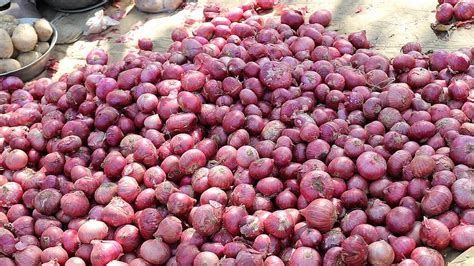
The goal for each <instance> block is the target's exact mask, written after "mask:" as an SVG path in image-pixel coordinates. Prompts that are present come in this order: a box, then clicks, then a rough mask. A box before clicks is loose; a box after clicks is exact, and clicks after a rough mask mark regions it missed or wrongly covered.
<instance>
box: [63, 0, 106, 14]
mask: <svg viewBox="0 0 474 266" xmlns="http://www.w3.org/2000/svg"><path fill="white" fill-rule="evenodd" d="M107 2H109V1H108V0H103V1H101V2H99V3H97V4H94V5H91V6H88V7H84V8H80V9H59V8H55V10H57V11H59V12H64V13H82V12H86V11H89V10H92V9H94V8H97V7H100V6H103V5H105V4H107Z"/></svg>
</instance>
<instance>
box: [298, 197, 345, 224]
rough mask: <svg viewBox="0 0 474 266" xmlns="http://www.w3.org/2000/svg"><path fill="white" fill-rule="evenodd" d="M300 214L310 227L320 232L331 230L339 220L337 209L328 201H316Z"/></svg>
mask: <svg viewBox="0 0 474 266" xmlns="http://www.w3.org/2000/svg"><path fill="white" fill-rule="evenodd" d="M300 212H301V215H303V216H304V217H305V218H306V222H307V223H308V225H309V226H311V227H314V228H315V229H317V230H319V231H320V232H327V231H329V230H331V229H332V227H333V226H334V223H335V222H336V219H337V213H336V209H335V207H334V205H333V204H332V202H331V201H329V200H327V199H316V200H314V201H312V202H311V203H310V204H309V205H308V206H307V207H306V208H305V209H303V210H301V211H300Z"/></svg>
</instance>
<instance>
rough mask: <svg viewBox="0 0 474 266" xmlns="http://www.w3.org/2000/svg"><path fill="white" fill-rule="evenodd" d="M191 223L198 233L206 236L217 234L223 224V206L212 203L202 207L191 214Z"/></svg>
mask: <svg viewBox="0 0 474 266" xmlns="http://www.w3.org/2000/svg"><path fill="white" fill-rule="evenodd" d="M190 221H191V224H192V225H193V227H194V228H195V229H196V231H197V232H198V233H199V234H201V235H204V236H208V235H212V234H214V233H216V232H217V231H218V230H219V229H220V226H221V223H222V205H221V204H219V203H217V202H215V201H211V202H210V203H209V204H205V205H201V206H199V207H197V208H196V209H193V210H192V211H191V213H190Z"/></svg>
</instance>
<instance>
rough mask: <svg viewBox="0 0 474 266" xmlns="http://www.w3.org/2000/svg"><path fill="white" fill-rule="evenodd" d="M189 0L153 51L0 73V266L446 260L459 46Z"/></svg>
mask: <svg viewBox="0 0 474 266" xmlns="http://www.w3.org/2000/svg"><path fill="white" fill-rule="evenodd" d="M272 6H273V1H272V0H257V1H256V4H246V5H243V6H241V7H239V8H235V9H231V10H221V9H220V8H219V7H218V6H207V7H206V8H205V9H204V22H203V23H200V24H198V25H196V27H195V29H194V30H193V32H192V34H191V32H189V31H188V30H187V29H185V28H178V29H175V30H174V31H173V33H172V39H173V43H172V44H171V45H170V47H169V49H168V51H167V52H164V53H160V52H155V51H153V42H152V41H151V40H149V39H142V40H140V42H139V43H138V45H139V47H140V48H141V50H140V52H139V53H136V54H129V55H127V56H126V57H125V58H124V59H123V61H121V62H118V63H115V64H109V65H107V61H108V58H107V54H106V53H105V52H104V51H103V50H100V49H95V50H93V51H91V52H90V53H89V54H88V56H87V63H88V64H87V65H86V66H84V67H83V68H81V69H79V70H77V71H74V72H72V73H69V74H65V75H63V76H62V77H61V78H60V79H59V80H58V81H53V80H50V79H47V78H41V79H39V80H37V81H35V82H32V83H29V84H26V85H25V84H23V82H22V81H21V80H20V79H18V78H16V77H7V78H5V79H3V80H2V81H1V82H0V84H1V85H0V151H1V156H0V165H1V167H2V168H3V171H2V174H1V175H0V191H1V193H0V265H3V266H5V265H6V266H10V265H15V264H16V265H28V266H30V265H66V266H79V265H86V264H92V265H114V266H115V265H134V266H136V265H160V264H162V265H217V264H219V263H220V264H221V265H327V266H330V265H366V264H368V263H370V264H373V265H392V264H394V263H395V264H398V265H420V266H425V265H426V266H428V265H429V266H437V265H444V259H443V256H442V255H441V253H440V252H441V251H442V250H444V249H446V248H448V247H451V248H453V249H455V250H458V251H463V250H466V249H468V248H469V247H471V246H474V169H473V168H474V123H473V121H474V66H473V65H471V64H472V62H473V54H474V49H471V48H467V49H460V50H458V51H453V52H448V51H442V50H439V51H434V52H433V53H432V54H429V55H427V54H423V53H422V47H421V45H420V44H419V43H416V42H412V43H408V44H406V45H405V46H403V47H402V52H403V53H402V54H400V55H397V56H395V57H394V58H393V59H389V58H387V57H385V56H383V55H382V54H379V53H377V52H376V51H374V50H371V49H370V48H371V46H372V44H371V43H370V42H369V41H368V39H367V37H366V34H365V31H361V32H355V33H351V34H349V35H348V36H344V35H341V34H340V33H337V32H335V31H332V30H328V29H326V28H325V27H327V26H328V25H329V24H330V22H331V13H330V12H329V11H326V10H319V11H316V12H314V13H313V14H311V16H309V20H308V18H306V19H305V17H304V15H303V13H302V12H300V11H298V10H292V9H285V10H283V11H282V14H281V17H277V18H273V17H262V16H260V15H259V13H260V12H261V11H262V10H263V11H264V10H266V9H271V8H272Z"/></svg>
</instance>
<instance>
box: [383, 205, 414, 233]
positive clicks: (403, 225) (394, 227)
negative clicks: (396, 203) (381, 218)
mask: <svg viewBox="0 0 474 266" xmlns="http://www.w3.org/2000/svg"><path fill="white" fill-rule="evenodd" d="M399 217H404V219H403V221H402V220H400V219H399ZM385 223H386V226H387V229H388V230H389V231H390V232H393V233H395V234H404V233H407V232H408V231H410V230H411V229H412V228H413V225H414V223H415V215H414V214H413V212H412V211H411V210H410V209H408V208H406V207H395V208H393V209H392V210H390V212H388V214H387V216H386V217H385Z"/></svg>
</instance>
